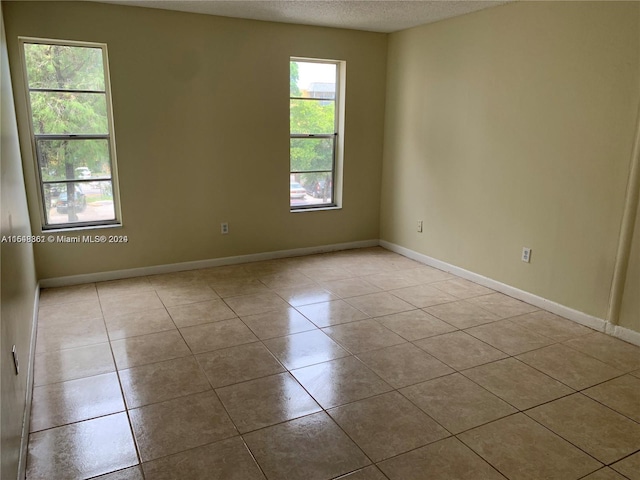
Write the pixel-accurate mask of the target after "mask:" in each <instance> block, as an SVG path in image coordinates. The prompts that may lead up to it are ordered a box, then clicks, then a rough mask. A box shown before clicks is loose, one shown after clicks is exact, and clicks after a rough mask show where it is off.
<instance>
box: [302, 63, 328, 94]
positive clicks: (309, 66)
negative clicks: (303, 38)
mask: <svg viewBox="0 0 640 480" xmlns="http://www.w3.org/2000/svg"><path fill="white" fill-rule="evenodd" d="M335 81H336V74H335V69H334V68H332V67H329V68H327V64H323V63H310V62H304V63H303V62H302V61H301V62H299V63H298V87H299V88H300V89H301V90H307V89H308V88H309V84H310V83H312V82H326V83H334V82H335Z"/></svg>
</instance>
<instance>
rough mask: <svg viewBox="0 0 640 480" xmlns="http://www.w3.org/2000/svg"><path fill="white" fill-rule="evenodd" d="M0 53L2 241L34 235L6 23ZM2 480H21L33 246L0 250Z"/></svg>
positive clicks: (33, 283) (7, 246)
mask: <svg viewBox="0 0 640 480" xmlns="http://www.w3.org/2000/svg"><path fill="white" fill-rule="evenodd" d="M0 23H1V24H2V45H1V49H0V63H1V65H0V70H1V72H0V75H1V76H0V88H1V92H0V104H1V110H2V117H1V121H2V139H1V141H0V197H1V199H0V222H1V232H0V236H2V237H4V236H10V235H30V234H31V228H30V226H29V213H28V211H27V199H26V196H25V191H24V180H23V177H22V165H21V159H20V149H19V145H18V131H17V126H16V116H15V109H14V105H13V96H12V92H11V78H10V76H9V64H8V62H7V49H6V41H5V31H4V21H3V19H2V12H1V11H0ZM0 266H1V269H2V275H1V280H0V290H1V301H0V304H1V307H0V357H1V358H0V381H1V387H0V404H1V405H2V408H1V409H0V410H2V413H1V420H0V421H1V422H2V423H1V426H0V432H1V437H2V438H1V440H0V451H1V452H2V453H1V454H0V457H1V467H0V477H1V478H6V479H7V480H9V479H12V478H17V477H18V460H19V456H20V441H21V437H22V425H23V419H24V414H25V403H26V398H27V370H28V366H29V359H30V353H29V352H30V342H31V333H32V327H33V314H34V311H33V307H34V300H35V295H36V286H37V282H36V271H35V266H34V259H33V249H32V248H31V244H29V243H2V244H1V245H0ZM13 345H16V351H17V353H18V360H19V363H20V373H19V375H16V374H15V371H14V367H13V359H12V353H11V347H12V346H13Z"/></svg>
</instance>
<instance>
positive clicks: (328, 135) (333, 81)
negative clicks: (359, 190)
mask: <svg viewBox="0 0 640 480" xmlns="http://www.w3.org/2000/svg"><path fill="white" fill-rule="evenodd" d="M343 75H344V62H339V61H330V60H315V59H302V58H292V59H291V61H290V63H289V76H290V82H289V84H290V87H289V113H290V115H289V121H290V125H289V132H290V133H289V134H290V140H289V141H290V143H289V159H290V166H289V184H290V188H289V197H290V206H291V210H292V211H293V210H304V209H313V208H326V207H338V206H340V201H339V200H340V199H339V196H340V190H341V189H340V185H341V164H342V143H343V141H342V137H343V135H342V123H343V122H342V121H341V119H342V118H343V116H344V115H343V110H344V109H343V108H342V98H343V97H344V95H343V94H342V91H341V85H342V84H343V83H344V82H341V81H340V80H341V76H343Z"/></svg>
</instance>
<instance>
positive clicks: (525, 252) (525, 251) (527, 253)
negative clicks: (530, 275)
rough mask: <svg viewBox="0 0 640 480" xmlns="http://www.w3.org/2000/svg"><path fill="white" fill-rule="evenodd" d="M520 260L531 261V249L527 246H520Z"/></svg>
mask: <svg viewBox="0 0 640 480" xmlns="http://www.w3.org/2000/svg"><path fill="white" fill-rule="evenodd" d="M522 261H523V262H527V263H529V262H531V249H530V248H529V247H522Z"/></svg>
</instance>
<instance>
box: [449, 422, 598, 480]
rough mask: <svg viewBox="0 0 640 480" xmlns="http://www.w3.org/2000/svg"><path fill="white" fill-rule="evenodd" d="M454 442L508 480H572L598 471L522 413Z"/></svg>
mask: <svg viewBox="0 0 640 480" xmlns="http://www.w3.org/2000/svg"><path fill="white" fill-rule="evenodd" d="M458 438H459V439H460V440H462V441H463V442H464V443H465V444H466V445H467V446H469V447H470V448H471V449H472V450H474V451H475V452H476V453H477V454H479V455H480V456H481V457H482V458H484V459H485V460H486V461H488V462H489V463H490V464H491V465H493V466H494V467H495V468H496V469H497V470H498V471H499V472H501V473H502V474H503V475H505V476H506V477H507V478H509V479H510V480H539V479H541V478H544V479H548V480H574V479H578V478H582V477H583V476H585V475H587V474H588V473H590V472H593V471H595V470H597V469H599V468H600V467H602V464H601V463H600V462H598V461H596V460H594V459H593V458H591V457H590V456H589V455H587V454H586V453H584V452H582V451H581V450H578V449H577V448H576V447H574V446H573V445H571V444H570V443H568V442H567V441H565V440H563V439H562V438H560V437H558V436H557V435H555V434H553V433H552V432H550V431H549V430H547V429H546V428H545V427H543V426H542V425H540V424H538V423H536V422H535V421H533V420H531V419H530V418H529V417H527V416H526V415H524V414H523V413H519V414H516V415H511V416H509V417H507V418H503V419H500V420H496V421H495V422H491V423H489V424H487V425H483V426H481V427H478V428H474V429H473V430H470V431H468V432H465V433H463V434H461V435H459V437H458Z"/></svg>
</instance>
